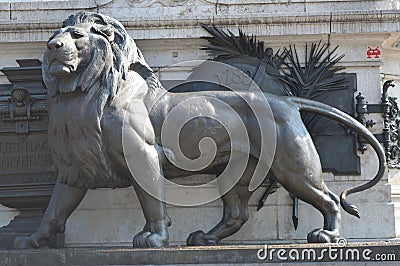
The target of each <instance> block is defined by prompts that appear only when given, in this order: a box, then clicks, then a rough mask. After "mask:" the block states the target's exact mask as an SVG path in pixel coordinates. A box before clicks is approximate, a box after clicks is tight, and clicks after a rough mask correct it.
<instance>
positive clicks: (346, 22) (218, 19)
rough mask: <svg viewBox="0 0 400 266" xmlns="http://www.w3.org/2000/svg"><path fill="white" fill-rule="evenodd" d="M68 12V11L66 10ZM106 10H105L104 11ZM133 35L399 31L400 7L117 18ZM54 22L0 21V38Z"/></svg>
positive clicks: (41, 30) (36, 32) (36, 33)
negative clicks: (211, 27) (211, 30)
mask: <svg viewBox="0 0 400 266" xmlns="http://www.w3.org/2000/svg"><path fill="white" fill-rule="evenodd" d="M68 14H69V13H68ZM106 14H107V13H106ZM121 22H122V23H123V24H124V25H125V27H126V28H127V29H128V31H129V32H130V33H131V34H132V36H133V37H134V38H135V39H155V38H198V37H200V36H204V31H203V30H202V29H201V28H200V26H199V23H206V24H215V25H219V26H221V27H227V28H232V29H236V28H238V27H240V28H243V29H245V30H246V31H247V32H250V33H253V34H257V35H260V36H270V35H309V34H329V33H344V34H356V33H378V32H381V33H383V32H399V31H400V10H387V11H386V10H376V11H360V12H357V11H349V12H314V13H307V15H304V14H302V15H299V14H291V13H280V14H276V15H271V14H268V15H262V14H252V15H249V14H246V15H243V16H238V15H236V16H212V17H208V18H207V17H194V18H187V17H184V16H182V17H169V18H168V19H165V17H164V18H161V17H160V18H158V19H148V20H143V19H140V20H139V19H137V20H135V19H132V20H121ZM60 25H61V21H58V22H35V21H32V22H12V23H10V21H7V22H1V21H0V42H21V41H45V40H47V37H48V36H49V33H51V32H52V31H53V30H54V29H56V28H58V27H60Z"/></svg>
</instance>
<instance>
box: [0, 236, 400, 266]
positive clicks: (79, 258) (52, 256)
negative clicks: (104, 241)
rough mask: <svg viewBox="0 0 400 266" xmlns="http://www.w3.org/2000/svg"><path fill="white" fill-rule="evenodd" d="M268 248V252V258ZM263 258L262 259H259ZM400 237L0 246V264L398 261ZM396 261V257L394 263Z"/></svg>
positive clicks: (367, 262)
mask: <svg viewBox="0 0 400 266" xmlns="http://www.w3.org/2000/svg"><path fill="white" fill-rule="evenodd" d="M265 251H267V256H266V258H265V259H263V257H264V256H265ZM259 257H261V258H259ZM399 260H400V242H388V241H385V242H360V243H347V245H346V246H344V247H341V246H340V245H339V244H288V245H269V246H266V245H236V246H211V247H180V246H177V247H168V248H151V249H118V248H110V249H95V248H85V249H47V250H8V251H5V250H3V251H1V250H0V265H4V266H10V265H41V266H46V265H52V266H53V265H54V266H57V265H63V266H65V265H149V264H150V265H181V264H185V265H187V264H203V265H207V264H209V265H218V264H219V265H232V264H235V263H240V264H241V265H243V264H245V265H253V264H259V263H271V264H275V263H279V265H284V264H286V263H288V264H289V263H293V262H297V263H300V265H301V264H306V263H307V264H308V263H309V262H312V263H315V264H316V265H321V263H323V262H325V263H329V265H337V264H343V265H344V264H346V265H348V264H349V263H351V264H353V263H355V264H360V265H377V264H378V262H379V261H385V263H386V264H385V265H398V261H399ZM396 261H397V262H396Z"/></svg>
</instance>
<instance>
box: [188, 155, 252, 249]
mask: <svg viewBox="0 0 400 266" xmlns="http://www.w3.org/2000/svg"><path fill="white" fill-rule="evenodd" d="M257 161H258V160H257V159H255V158H254V157H251V159H250V161H249V163H248V165H247V168H246V170H245V172H244V173H243V175H242V177H241V179H240V180H239V182H238V183H237V184H236V185H235V186H234V187H233V188H232V189H231V190H230V191H229V192H228V193H226V194H225V195H223V196H222V197H221V199H222V203H223V216H222V219H221V221H220V222H219V223H218V224H217V225H216V226H215V227H214V228H212V229H211V230H210V231H209V232H207V233H204V232H203V231H201V230H199V231H196V232H193V233H191V234H190V235H189V237H188V238H187V240H186V242H187V244H188V245H189V246H205V245H215V244H217V243H218V242H219V241H220V240H222V239H224V238H226V237H228V236H231V235H233V234H234V233H236V232H237V231H239V229H240V228H242V226H243V225H244V224H245V223H246V221H247V220H248V219H249V214H248V204H249V199H250V196H251V195H252V192H250V191H249V190H248V185H249V182H250V179H251V177H252V174H253V171H254V168H255V166H256V165H257Z"/></svg>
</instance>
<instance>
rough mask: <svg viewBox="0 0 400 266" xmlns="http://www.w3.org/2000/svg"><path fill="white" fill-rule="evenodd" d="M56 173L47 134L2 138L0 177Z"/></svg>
mask: <svg viewBox="0 0 400 266" xmlns="http://www.w3.org/2000/svg"><path fill="white" fill-rule="evenodd" d="M51 171H54V167H53V162H52V159H51V156H50V150H49V146H48V143H47V135H46V134H30V135H27V136H26V137H25V136H23V137H22V136H4V135H2V136H1V137H0V175H3V174H19V173H21V174H22V173H43V172H51Z"/></svg>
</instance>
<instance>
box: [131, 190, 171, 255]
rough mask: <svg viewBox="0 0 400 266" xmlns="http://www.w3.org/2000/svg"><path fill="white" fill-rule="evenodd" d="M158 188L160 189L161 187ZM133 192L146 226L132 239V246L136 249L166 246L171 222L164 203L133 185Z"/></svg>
mask: <svg viewBox="0 0 400 266" xmlns="http://www.w3.org/2000/svg"><path fill="white" fill-rule="evenodd" d="M159 188H160V189H162V187H161V186H159ZM135 190H136V193H137V196H138V198H139V200H140V204H141V206H142V209H143V214H144V216H145V219H146V225H145V226H144V228H143V230H142V231H141V232H139V233H138V234H137V235H135V237H134V238H133V246H134V247H137V248H145V247H164V246H168V239H169V235H168V228H167V227H168V226H170V225H171V221H170V218H169V216H168V214H167V212H166V208H165V203H164V202H161V201H160V200H159V199H156V198H154V197H152V196H150V195H149V194H147V192H146V191H144V190H143V189H142V188H141V187H140V186H139V187H138V186H137V185H135ZM161 193H162V192H161Z"/></svg>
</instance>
